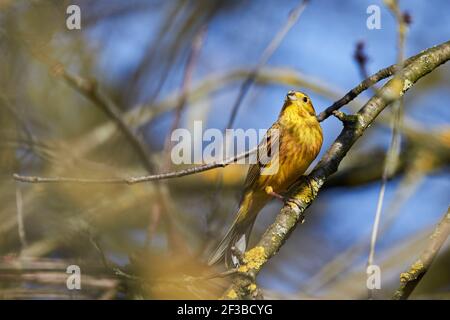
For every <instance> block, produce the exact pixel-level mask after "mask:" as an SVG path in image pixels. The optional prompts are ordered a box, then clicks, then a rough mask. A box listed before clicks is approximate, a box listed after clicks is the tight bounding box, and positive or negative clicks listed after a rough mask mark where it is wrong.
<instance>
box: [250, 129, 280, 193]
mask: <svg viewBox="0 0 450 320" xmlns="http://www.w3.org/2000/svg"><path fill="white" fill-rule="evenodd" d="M280 130H281V128H280V125H279V124H278V123H274V124H273V125H272V126H271V127H270V129H269V130H267V132H266V134H265V135H264V137H263V139H262V140H261V142H260V143H259V145H258V158H257V159H259V160H261V161H257V162H256V163H255V164H252V165H250V167H249V169H248V173H247V177H246V179H245V183H244V193H243V194H244V195H245V193H246V192H247V191H248V190H250V189H252V188H253V186H254V185H255V183H257V182H258V180H259V177H260V176H261V170H262V169H264V167H266V166H268V165H270V162H269V163H266V165H264V163H265V162H264V161H263V160H264V159H260V158H261V157H262V155H265V154H266V155H268V156H270V158H271V159H275V158H277V157H278V152H279V149H280V148H279V143H280V140H279V135H280ZM255 159H256V158H255Z"/></svg>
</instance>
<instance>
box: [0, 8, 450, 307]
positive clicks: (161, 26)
mask: <svg viewBox="0 0 450 320" xmlns="http://www.w3.org/2000/svg"><path fill="white" fill-rule="evenodd" d="M72 2H73V1H58V0H48V1H44V0H38V1H26V0H16V1H11V0H0V39H1V41H0V88H1V91H0V137H1V138H0V203H2V206H1V207H0V221H2V223H1V224H0V255H1V258H0V298H67V297H70V296H72V297H75V298H96V299H100V298H104V299H118V298H126V299H132V298H155V299H166V298H170V299H179V298H189V299H204V298H217V297H219V296H220V294H221V293H222V292H223V290H224V288H225V287H226V285H227V283H228V279H227V278H223V279H222V278H220V279H205V278H202V277H205V274H206V275H210V274H213V273H215V272H218V271H220V270H215V269H212V268H209V267H207V266H206V265H205V264H204V262H203V258H204V256H205V255H206V253H207V252H208V250H209V249H210V247H211V246H212V245H213V244H214V241H217V240H218V239H219V238H220V236H218V235H219V234H221V233H222V232H223V231H224V229H225V227H226V225H228V223H229V221H230V220H231V218H232V217H231V215H232V214H231V212H232V211H233V210H234V208H235V207H236V203H237V199H238V196H239V193H240V190H241V187H240V186H241V183H242V181H243V179H244V176H245V173H246V168H245V167H242V166H230V167H227V168H226V169H224V170H223V171H217V170H214V171H208V172H205V173H202V174H199V175H195V176H188V177H183V178H180V179H175V180H170V181H168V182H167V183H166V182H164V183H161V184H156V183H146V184H137V185H133V186H128V185H125V184H123V185H121V184H95V185H87V184H85V185H80V184H23V183H16V182H15V181H14V180H13V179H12V175H13V174H14V173H22V174H30V175H39V176H71V177H90V178H110V177H125V176H135V175H144V174H147V173H148V171H147V170H146V166H145V164H143V163H142V161H141V159H140V157H139V155H138V154H137V153H136V149H135V148H134V147H133V146H132V144H131V143H130V141H129V138H128V137H127V136H126V135H124V134H123V132H121V131H120V130H119V129H118V128H117V126H115V125H113V124H112V123H113V121H112V120H111V118H109V117H108V115H107V114H105V112H104V110H102V109H101V108H99V107H98V106H97V105H96V104H95V103H93V102H92V101H91V100H89V99H88V98H87V97H86V96H85V95H83V93H82V92H80V90H77V88H74V87H73V86H71V85H68V83H67V82H66V81H65V80H64V79H63V77H61V76H60V74H59V73H58V70H57V67H58V65H59V64H60V65H62V66H64V68H65V69H66V70H67V71H68V72H70V73H71V74H74V75H77V76H80V77H82V78H83V79H87V80H88V81H92V82H93V83H95V84H97V85H98V88H99V90H100V91H101V92H102V94H103V95H104V96H106V97H108V98H109V99H111V100H112V101H113V102H114V103H115V105H116V106H117V107H118V108H119V110H120V111H122V112H124V114H130V113H132V112H136V111H139V112H151V111H152V110H153V111H155V113H156V114H157V115H158V116H156V117H154V118H153V117H149V119H148V120H147V121H144V122H143V123H139V125H136V124H135V122H133V121H128V122H129V123H128V124H129V125H130V127H131V128H132V130H133V132H134V133H135V134H136V135H137V136H138V137H139V138H141V139H142V140H143V141H144V143H145V144H144V145H145V147H146V148H148V152H149V153H150V154H151V161H152V163H153V164H154V168H155V172H159V170H160V169H161V168H162V166H161V163H163V162H164V159H165V157H166V155H165V154H163V152H162V151H161V150H160V148H159V147H158V145H160V144H161V141H164V139H165V133H161V130H159V131H158V130H156V129H155V127H158V125H160V124H161V123H165V122H167V121H168V119H169V120H170V121H172V118H173V117H171V116H172V112H171V111H172V110H173V109H174V108H175V107H176V105H177V104H176V101H174V99H173V96H170V95H168V94H167V92H166V91H168V90H167V86H166V85H167V82H171V83H172V84H173V83H176V84H177V85H176V86H175V87H176V88H177V87H178V88H179V87H180V86H181V85H179V83H180V82H181V80H180V79H181V78H182V70H183V66H184V64H185V62H186V59H187V55H188V53H189V50H190V47H191V43H192V41H193V39H194V37H195V36H196V34H197V33H198V32H199V30H200V29H201V28H202V27H204V26H205V25H206V26H208V25H210V24H212V23H213V22H214V21H215V19H225V20H226V19H231V20H232V19H236V17H239V15H240V13H241V12H242V11H244V10H247V7H248V6H249V2H248V1H226V0H221V1H218V0H217V1H208V0H201V1H188V0H177V1H161V0H159V1H158V0H156V1H137V0H133V1H118V0H116V1H103V0H99V1H87V0H86V1H74V2H75V3H77V4H78V5H80V7H81V10H82V12H83V29H82V30H81V31H70V32H69V31H68V30H67V29H66V27H65V19H66V17H67V15H66V8H67V6H68V5H69V4H72ZM280 3H282V5H281V4H280V6H282V7H285V11H286V12H287V11H288V8H290V6H291V4H290V3H289V2H280ZM149 12H150V13H151V14H149V15H148V16H145V14H146V13H149ZM155 12H156V13H157V16H158V17H159V20H158V22H155V23H154V30H148V32H147V31H145V32H147V33H148V36H147V37H145V41H146V43H145V45H144V48H145V49H144V50H143V52H142V54H135V55H136V59H135V61H134V63H133V64H132V65H130V66H129V68H128V69H127V70H124V71H123V72H122V73H120V75H119V76H117V77H114V76H112V75H110V74H105V72H104V71H101V68H99V65H101V63H102V52H103V50H105V47H106V43H107V42H108V41H109V40H110V39H107V40H105V42H103V43H102V42H100V41H97V40H98V39H97V38H95V37H94V36H92V34H91V32H92V33H95V32H96V27H98V26H106V28H110V30H111V34H113V33H116V32H118V31H117V30H116V29H115V28H113V26H114V25H115V24H116V23H123V21H128V23H133V20H134V19H138V17H139V16H140V15H142V14H144V17H145V18H147V19H151V18H154V17H155ZM141 18H142V17H141ZM251 32H255V33H257V32H258V30H251ZM103 36H104V37H105V38H108V36H112V35H108V34H106V35H103ZM114 39H117V37H116V38H114ZM131 50H133V48H131ZM235 50H239V47H238V44H236V49H235ZM201 63H202V64H205V65H208V61H202V62H201ZM244 69H245V68H244ZM281 71H282V70H281ZM281 71H280V70H270V69H268V71H267V73H263V74H262V76H261V77H262V79H260V80H259V81H260V83H259V84H258V85H264V86H276V85H277V84H278V85H284V86H286V85H294V84H295V85H298V86H299V85H308V84H305V83H303V82H301V81H300V80H299V78H298V77H296V76H291V75H290V74H288V75H287V76H284V77H283V74H282V72H281ZM280 72H281V73H280ZM280 74H281V76H280ZM215 76H216V75H215ZM243 77H245V73H244V74H238V75H237V76H236V75H235V77H234V78H233V77H231V78H232V79H230V80H228V81H229V82H230V83H231V85H230V86H231V87H233V85H234V84H236V83H239V81H240V80H242V79H243ZM264 77H265V78H264ZM286 77H287V78H286ZM174 79H175V80H174ZM286 79H287V80H286ZM443 79H447V80H448V79H449V75H448V69H447V70H446V71H437V72H434V73H433V74H432V75H431V76H430V77H428V78H427V79H426V81H422V82H421V83H420V90H417V93H415V94H416V95H420V94H421V92H424V91H425V90H430V89H431V88H432V87H434V86H436V85H438V84H439V83H441V82H442V81H444V80H443ZM299 81H300V82H299ZM305 81H306V82H308V83H309V85H310V86H311V87H312V88H315V90H314V91H315V92H317V93H318V94H319V95H322V96H325V97H327V98H330V96H331V98H332V99H334V98H336V90H334V89H330V88H331V87H332V86H329V85H327V84H324V85H323V86H322V87H320V86H319V85H317V83H318V82H317V81H315V79H313V78H308V77H306V80H305ZM225 82H226V81H224V83H221V82H220V81H219V82H218V83H217V88H216V89H214V91H221V90H222V91H223V92H229V90H230V88H225V85H226V83H225ZM211 83H212V81H211V82H210V81H207V84H211ZM293 83H294V84H293ZM222 86H223V87H224V88H222ZM323 87H325V88H328V89H329V90H328V91H324V90H322V89H321V88H323ZM177 90H178V89H175V92H176V91H177ZM312 90H313V89H312ZM211 95H212V94H210V93H209V92H208V90H206V92H203V91H200V92H198V97H190V98H192V99H193V100H194V98H196V99H198V100H200V101H201V102H202V103H203V104H204V105H205V106H206V108H203V109H202V108H200V107H199V108H198V109H199V110H200V112H199V117H202V118H204V119H207V118H208V117H211V116H212V115H211V113H210V109H209V106H210V104H211ZM164 103H165V104H164ZM158 105H159V106H161V105H162V107H161V108H160V109H157V108H156V107H157V106H158ZM188 107H190V106H189V105H188ZM223 107H224V108H225V107H226V106H225V105H224V106H223ZM444 107H445V105H444ZM140 108H142V109H140ZM139 112H137V113H136V114H137V115H138V116H137V118H140V116H139V115H140V113H139ZM136 114H135V115H136ZM196 115H197V114H194V116H196ZM192 116H193V115H192V114H191V117H192ZM130 118H132V117H130ZM188 118H189V117H188ZM141 119H142V117H141ZM132 120H133V119H132ZM224 122H226V121H224ZM383 123H385V121H384V122H383V121H380V124H379V128H381V129H380V130H383V129H382V128H383ZM189 125H190V124H189V123H188V124H186V126H189ZM448 132H449V127H448V126H446V127H443V128H438V129H436V130H435V131H433V132H429V131H428V130H426V129H423V128H420V127H419V128H416V127H411V126H409V127H408V128H406V129H405V131H404V137H405V141H406V142H405V143H404V146H403V150H404V151H405V152H404V153H403V154H402V155H403V156H402V160H403V161H402V165H401V166H400V168H399V169H398V172H397V173H396V174H397V178H398V179H403V178H404V177H405V176H408V172H411V170H412V169H411V168H413V170H415V172H419V173H421V174H422V175H428V174H430V173H433V174H438V175H439V174H443V172H445V171H446V170H448V164H449V162H450V161H449V159H450V157H449V149H450V141H449V137H450V135H449V134H448ZM371 135H372V133H371V134H369V135H368V137H365V139H364V140H363V141H367V140H369V139H372V136H371ZM431 137H432V138H431ZM430 141H431V142H430ZM364 143H365V142H360V143H359V144H358V145H357V148H356V150H355V152H354V153H353V154H350V155H349V157H348V158H347V159H346V160H345V162H344V163H343V165H342V167H341V169H342V170H341V171H340V172H339V173H338V174H337V175H336V176H335V177H334V178H333V180H330V183H329V186H328V187H329V188H328V190H334V189H335V187H350V186H353V187H355V188H356V189H357V188H365V187H367V186H369V185H370V183H372V182H374V181H378V180H379V178H380V176H381V166H380V163H382V159H383V151H382V150H380V149H379V148H378V146H376V147H374V148H371V149H370V148H369V149H370V150H367V149H368V148H365V147H364V146H363V145H364ZM424 159H425V160H424ZM418 160H422V162H420V161H418ZM418 163H419V164H418ZM174 169H178V168H174ZM447 177H448V175H447ZM408 181H409V180H408ZM166 187H167V188H166ZM331 187H333V188H331ZM348 190H349V191H348V192H352V189H348ZM329 193H331V191H330V192H329ZM327 195H328V193H326V194H325V195H324V197H327ZM355 197H357V193H356V195H355ZM321 199H322V198H319V201H318V203H317V204H315V205H314V206H313V207H312V208H311V209H310V210H311V211H313V212H314V214H312V215H313V216H316V215H317V219H315V220H313V221H312V223H310V224H307V225H305V226H302V233H301V234H298V235H295V236H294V237H292V239H291V240H290V241H288V243H287V245H286V248H284V250H283V252H281V253H280V256H279V257H278V259H277V260H278V261H282V263H276V262H274V263H272V262H271V264H270V265H269V266H268V268H267V271H266V275H264V277H272V278H273V279H275V281H278V280H279V281H280V282H282V280H283V277H286V274H285V271H283V270H285V269H286V268H290V267H289V265H290V264H293V265H294V267H292V271H291V272H293V273H294V272H295V270H294V269H296V270H297V271H298V270H303V271H299V272H300V273H301V275H300V276H302V279H304V278H305V277H304V276H305V274H307V276H306V278H308V277H310V278H313V276H314V274H315V273H316V271H317V270H322V267H324V266H326V264H327V262H329V261H331V260H332V258H333V257H335V256H336V255H338V254H339V252H336V250H335V249H334V248H328V247H327V246H326V245H324V244H323V243H321V241H320V239H321V236H320V227H321V221H322V220H323V219H324V216H323V214H322V213H323V212H324V211H325V210H326V209H329V208H327V204H326V203H321ZM277 205H279V204H277V203H276V204H274V205H273V206H270V207H269V208H268V209H267V211H271V214H268V215H265V217H264V220H262V223H261V225H258V226H257V228H256V229H257V230H256V232H255V236H258V234H260V233H261V232H262V231H263V229H264V228H263V225H264V224H268V223H270V222H271V220H270V219H271V217H272V216H273V214H274V213H275V212H276V211H277V210H276V208H274V207H276V206H277ZM19 212H21V215H19V214H18V213H19ZM424 214H425V213H424ZM22 223H23V225H22ZM336 227H338V226H336ZM318 230H319V231H318ZM21 231H22V233H23V234H22V236H21ZM416 238H417V237H415V238H414V239H407V240H405V241H404V243H409V244H410V243H416V244H417V242H414V241H415V240H416ZM404 243H403V242H402V243H401V244H398V245H396V246H395V249H396V250H398V251H397V252H396V254H390V253H389V254H386V256H385V257H386V259H385V260H386V269H387V270H390V271H389V272H386V274H388V273H389V274H391V276H390V277H389V279H390V281H391V282H390V283H391V285H390V287H389V289H392V288H393V287H394V285H392V283H394V284H395V283H396V281H397V280H398V279H397V278H395V277H393V276H392V274H398V271H399V270H401V268H404V267H406V266H407V263H405V262H406V260H408V259H409V260H411V259H413V258H414V255H415V253H416V252H418V250H417V247H414V246H409V247H407V245H404ZM392 250H393V251H394V249H392ZM300 251H301V254H300V253H299V252H300ZM398 252H401V253H402V254H403V256H402V257H404V258H402V259H404V260H402V259H398V257H399V256H400V255H399V253H398ZM291 253H293V254H291ZM299 255H301V256H302V257H303V258H302V259H299ZM300 260H301V261H300ZM449 261H450V260H449V250H448V247H447V248H446V251H445V252H442V257H441V258H440V259H439V260H438V261H437V263H436V264H435V266H434V267H433V268H434V269H433V270H431V271H430V275H429V277H427V279H424V280H426V281H424V283H423V285H422V286H421V287H420V288H419V289H420V290H418V291H419V292H418V293H417V294H418V296H420V294H423V295H425V296H427V294H434V293H436V292H437V293H439V292H447V294H448V290H449V287H448V285H449V283H450V278H449V277H448V276H449V273H448V270H449V268H448V267H449ZM347 262H348V265H347V266H346V267H347V268H348V269H349V270H350V268H351V267H352V266H353V267H354V266H358V265H360V264H361V259H358V258H357V257H356V258H355V259H353V258H352V259H348V261H347ZM69 264H78V265H80V267H81V270H82V272H83V277H84V278H83V283H85V284H86V286H85V288H86V289H83V290H82V291H81V292H77V293H71V292H69V291H68V290H66V289H65V279H66V274H65V268H66V266H67V265H69ZM115 268H119V269H120V270H122V271H120V272H119V273H117V270H116V269H115ZM361 270H362V269H361ZM361 270H358V271H359V273H358V272H355V273H357V276H356V278H358V276H359V278H361V277H364V276H365V273H364V272H361ZM396 272H397V273H396ZM303 273H305V274H303ZM433 273H436V274H439V275H442V277H434V278H431V277H432V274H433ZM300 276H298V275H295V277H299V278H300ZM359 278H358V279H355V274H352V273H351V272H350V271H349V272H344V273H340V274H339V275H336V274H333V272H331V273H330V274H329V279H330V280H329V281H325V283H324V287H325V288H326V289H323V288H322V286H319V287H320V290H319V289H317V290H316V291H315V290H311V292H310V293H309V292H308V291H307V290H305V291H303V292H302V289H301V288H299V293H298V294H297V293H296V294H292V295H290V296H289V297H290V298H292V297H294V298H311V297H321V298H361V297H364V295H365V289H364V288H363V285H361V284H364V283H365V281H364V280H361V279H359ZM428 278H430V279H428ZM313 279H315V278H313ZM285 280H286V279H284V281H285ZM319 282H320V281H319ZM319 282H318V283H319ZM307 286H308V281H306V280H305V281H304V283H303V284H302V285H301V286H300V287H303V288H306V287H307ZM358 286H359V287H358ZM275 287H276V286H275ZM355 287H357V288H356V289H355ZM386 292H387V289H386ZM421 292H422V293H421ZM386 294H387V295H388V294H389V293H388V292H387V293H386ZM267 297H275V298H286V296H285V295H284V294H283V293H279V292H276V291H275V290H272V289H268V290H267Z"/></svg>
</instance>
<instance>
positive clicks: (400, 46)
mask: <svg viewBox="0 0 450 320" xmlns="http://www.w3.org/2000/svg"><path fill="white" fill-rule="evenodd" d="M386 4H387V6H388V8H389V9H390V10H391V12H392V13H393V14H394V16H395V17H396V19H397V24H398V40H397V41H398V42H397V70H396V71H395V76H394V79H395V78H397V77H398V75H399V74H400V72H401V70H402V68H403V60H404V59H405V57H404V47H405V35H406V29H407V26H406V24H405V22H404V20H403V15H402V14H401V11H400V8H399V6H398V2H397V0H390V1H386ZM398 80H400V79H398ZM377 94H378V93H377ZM392 109H393V113H394V118H393V120H392V137H391V142H390V145H389V149H388V152H387V153H386V158H385V162H384V168H383V174H382V177H381V188H380V192H379V195H378V201H377V208H376V212H375V220H374V224H373V229H372V236H371V241H370V251H369V258H368V260H367V266H371V265H373V263H374V257H375V246H376V242H377V235H378V226H379V224H380V219H381V213H382V209H383V202H384V195H385V191H386V185H387V183H388V179H389V178H390V176H391V175H392V173H393V172H394V171H395V169H396V166H397V165H398V159H399V154H400V143H401V141H400V139H401V135H400V126H401V120H402V117H401V115H402V110H403V97H401V96H400V97H398V99H396V100H395V101H394V102H393V107H392ZM373 296H374V289H369V299H371V298H373Z"/></svg>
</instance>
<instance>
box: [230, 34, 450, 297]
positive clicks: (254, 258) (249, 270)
mask: <svg viewBox="0 0 450 320" xmlns="http://www.w3.org/2000/svg"><path fill="white" fill-rule="evenodd" d="M448 60H450V41H448V42H445V43H443V44H440V45H438V46H435V47H433V48H430V49H428V50H426V51H424V52H423V53H422V54H421V55H419V57H418V58H416V59H415V60H414V61H411V62H410V63H409V64H408V66H406V67H405V68H404V69H402V70H401V71H400V72H398V73H397V76H396V77H395V78H394V79H391V80H390V81H388V82H387V83H386V84H385V85H384V86H383V87H382V88H381V89H380V90H379V93H380V94H379V95H375V96H374V97H372V98H371V99H370V100H369V101H368V102H367V103H366V104H365V105H364V106H363V107H362V108H361V109H360V110H359V111H358V112H357V113H356V114H355V115H351V116H346V117H344V116H343V115H342V114H341V115H340V118H341V119H343V120H345V121H344V128H343V130H342V131H341V133H340V134H339V136H338V137H337V138H336V140H335V141H334V143H333V144H332V145H331V146H330V148H329V149H328V151H327V152H326V153H325V155H324V156H323V157H322V159H321V160H320V162H319V163H318V164H317V165H316V167H315V168H314V169H313V171H312V172H311V173H310V174H309V175H308V176H306V177H300V178H299V180H298V182H297V183H295V184H294V185H293V186H292V187H291V188H290V189H289V195H290V200H289V201H287V203H286V204H285V205H284V206H283V208H282V209H281V211H280V213H279V214H278V215H277V217H276V218H275V222H274V223H273V224H272V225H271V226H270V227H269V228H268V229H267V230H266V232H265V233H264V235H263V236H262V238H261V239H260V241H259V242H258V244H257V245H256V246H255V247H254V248H252V249H250V250H249V251H247V252H246V253H245V254H244V264H243V265H242V266H241V267H240V268H239V271H240V272H239V273H238V274H237V275H236V276H235V278H234V280H233V283H232V284H231V286H230V287H229V288H228V289H227V291H226V292H225V294H224V296H223V297H224V298H226V299H245V298H249V297H252V292H251V290H250V288H253V286H254V285H255V278H256V275H257V274H258V273H259V272H260V271H261V269H262V267H263V266H264V265H265V264H266V263H267V262H268V261H269V259H270V258H272V257H273V256H274V255H275V254H276V253H277V252H278V250H280V249H281V247H282V246H283V244H284V242H285V241H286V240H287V238H288V237H289V235H290V234H291V232H292V231H293V230H294V229H295V227H296V226H297V224H298V222H303V221H304V218H305V211H306V209H307V208H308V207H309V206H310V205H311V203H312V202H313V201H314V200H315V199H316V197H317V194H318V192H319V191H320V189H321V188H322V186H323V185H324V184H325V182H326V180H327V179H328V177H329V176H330V175H332V174H333V173H335V172H336V171H337V169H338V167H339V164H340V162H341V161H342V159H343V158H344V157H345V155H346V154H347V152H348V151H349V150H350V149H351V147H352V146H353V144H354V143H355V142H356V141H357V140H358V139H359V138H360V137H361V136H362V135H363V134H364V132H365V131H366V130H367V129H368V127H369V126H370V125H371V124H372V123H373V122H374V120H375V119H376V118H377V116H378V115H379V114H380V113H381V112H382V111H383V110H384V109H385V108H386V107H387V106H388V105H389V104H390V103H391V102H393V101H395V100H397V99H398V98H399V97H401V96H403V94H404V93H405V92H406V91H407V90H408V89H409V88H411V87H412V86H413V85H414V84H415V83H416V82H417V81H418V80H419V79H420V78H422V77H423V76H425V75H427V74H428V73H430V72H432V71H433V70H434V69H435V68H437V67H439V66H440V65H441V64H443V63H445V62H447V61H448Z"/></svg>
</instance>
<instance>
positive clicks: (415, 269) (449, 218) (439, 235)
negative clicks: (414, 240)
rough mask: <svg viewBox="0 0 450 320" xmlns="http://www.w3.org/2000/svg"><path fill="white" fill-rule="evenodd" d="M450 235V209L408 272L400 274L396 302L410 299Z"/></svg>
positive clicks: (395, 296)
mask: <svg viewBox="0 0 450 320" xmlns="http://www.w3.org/2000/svg"><path fill="white" fill-rule="evenodd" d="M449 234H450V207H449V208H448V209H447V212H446V213H445V214H444V217H443V218H442V219H441V221H440V222H439V224H438V225H437V226H436V229H435V230H434V232H433V234H432V235H431V236H430V241H429V243H428V245H427V247H426V248H425V250H424V251H423V252H422V253H421V255H420V257H419V259H417V260H416V261H415V262H414V263H413V264H412V265H411V267H410V268H409V270H408V271H406V272H404V273H402V274H400V287H399V288H398V289H397V291H396V292H395V294H394V296H393V299H394V300H406V299H408V298H409V296H410V295H411V293H412V292H413V290H414V289H415V288H416V286H417V284H418V283H419V282H420V280H422V278H423V276H424V275H425V273H426V272H427V271H428V269H429V268H430V265H431V263H432V262H433V260H434V258H435V257H436V255H437V254H438V252H439V249H440V248H441V247H442V245H443V244H444V242H445V240H447V238H448V236H449Z"/></svg>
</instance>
